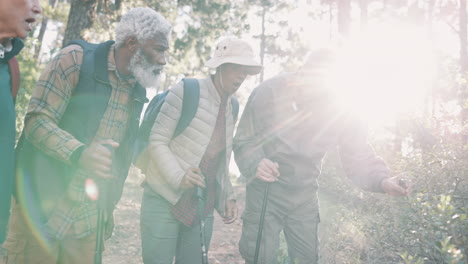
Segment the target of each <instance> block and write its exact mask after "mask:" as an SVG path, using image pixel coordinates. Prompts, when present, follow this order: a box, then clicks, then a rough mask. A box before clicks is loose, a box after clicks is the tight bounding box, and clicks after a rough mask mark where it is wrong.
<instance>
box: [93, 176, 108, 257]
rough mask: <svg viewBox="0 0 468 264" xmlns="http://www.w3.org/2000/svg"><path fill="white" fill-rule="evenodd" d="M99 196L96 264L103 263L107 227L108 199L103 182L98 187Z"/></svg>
mask: <svg viewBox="0 0 468 264" xmlns="http://www.w3.org/2000/svg"><path fill="white" fill-rule="evenodd" d="M98 187H99V189H98V190H99V194H98V195H99V196H98V200H97V210H98V216H97V225H96V248H95V251H94V264H101V263H102V249H103V243H104V227H105V223H104V221H105V219H104V218H105V212H106V197H107V192H106V190H105V189H106V188H105V182H103V181H101V182H100V184H99V185H98Z"/></svg>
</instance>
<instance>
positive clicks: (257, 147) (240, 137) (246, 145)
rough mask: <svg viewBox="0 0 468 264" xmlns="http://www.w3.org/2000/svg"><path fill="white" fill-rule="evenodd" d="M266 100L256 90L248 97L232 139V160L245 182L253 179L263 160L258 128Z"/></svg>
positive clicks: (260, 135)
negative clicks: (245, 179) (233, 159)
mask: <svg viewBox="0 0 468 264" xmlns="http://www.w3.org/2000/svg"><path fill="white" fill-rule="evenodd" d="M266 101H267V98H262V93H261V92H259V89H258V88H256V89H255V90H254V91H253V92H252V94H251V95H250V97H249V100H248V102H247V105H246V106H245V109H244V112H243V114H242V117H241V119H240V121H239V126H238V127H237V131H236V135H235V137H234V145H233V151H234V158H235V161H236V163H237V166H238V167H239V170H240V172H241V174H242V175H243V176H244V177H246V178H247V182H250V180H251V179H252V178H253V177H255V174H256V171H257V167H258V164H259V163H260V161H261V160H262V159H263V158H265V157H266V156H265V153H264V151H263V141H262V138H263V137H264V135H263V134H262V133H261V131H260V128H259V125H258V124H259V122H262V121H263V122H264V121H265V120H259V119H260V118H261V114H262V113H263V112H265V109H266V108H265V106H266V103H265V102H266Z"/></svg>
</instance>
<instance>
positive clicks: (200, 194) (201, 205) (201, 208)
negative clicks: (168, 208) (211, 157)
mask: <svg viewBox="0 0 468 264" xmlns="http://www.w3.org/2000/svg"><path fill="white" fill-rule="evenodd" d="M197 198H198V216H199V218H200V243H201V253H202V264H208V250H207V249H206V244H205V241H206V237H205V235H206V234H205V195H204V191H203V189H202V188H201V187H199V186H198V187H197Z"/></svg>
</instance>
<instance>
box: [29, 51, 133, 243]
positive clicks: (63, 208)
mask: <svg viewBox="0 0 468 264" xmlns="http://www.w3.org/2000/svg"><path fill="white" fill-rule="evenodd" d="M82 60H83V49H82V48H81V47H80V46H78V45H70V46H68V47H65V48H64V49H62V50H61V51H60V52H59V54H58V55H57V56H55V57H54V58H53V59H52V61H51V62H50V63H49V64H48V65H47V67H46V69H45V70H44V72H43V73H42V75H41V77H40V79H39V81H38V82H37V85H36V87H35V89H34V91H33V94H32V97H31V101H30V103H29V109H28V112H27V114H26V119H25V134H26V137H27V138H28V140H29V141H30V142H32V143H33V144H34V145H36V146H37V147H38V148H39V149H40V150H41V151H43V152H44V153H47V154H48V155H51V156H53V157H55V158H56V159H58V160H60V161H63V162H65V163H68V164H69V163H70V156H71V155H72V153H73V152H74V151H75V150H76V149H78V148H79V147H80V146H83V145H84V144H83V143H82V142H79V141H78V140H77V139H75V138H74V137H73V136H71V135H70V134H69V133H68V132H67V131H64V130H61V129H60V128H59V127H58V126H57V124H58V123H59V121H60V119H61V117H62V115H63V114H64V112H65V110H66V108H67V104H68V102H69V100H70V97H71V95H72V92H73V89H74V88H75V86H76V85H77V84H78V81H79V74H80V67H81V64H82ZM107 65H108V71H109V81H110V83H111V86H112V92H111V96H110V99H109V104H108V106H107V108H106V110H105V112H104V116H103V118H102V120H101V122H100V124H99V128H98V130H97V133H96V135H95V137H94V139H93V140H94V141H101V140H105V139H112V140H114V141H116V142H119V143H120V142H121V141H122V139H123V137H124V133H125V130H126V128H127V121H128V119H129V110H130V109H129V105H130V103H131V92H132V89H133V87H134V85H135V83H136V81H135V80H134V79H133V78H131V79H122V78H121V77H120V75H119V73H118V71H117V67H116V64H115V59H114V46H112V47H111V49H110V52H109V55H108V64H107ZM87 178H91V176H90V175H88V174H87V172H86V171H84V170H81V169H78V170H77V172H76V173H75V175H72V180H71V182H70V185H69V188H68V190H67V191H66V195H65V197H63V199H60V200H59V201H57V203H56V204H55V206H54V209H53V212H52V213H51V215H48V216H47V217H48V222H47V224H46V225H47V226H46V227H47V231H48V232H49V233H50V235H52V236H54V237H57V238H59V239H61V238H63V237H64V236H65V235H71V236H74V237H76V238H81V237H85V236H88V235H90V234H92V233H93V232H95V231H96V222H97V208H96V203H95V202H93V201H91V200H90V199H89V198H87V196H86V193H85V189H84V183H85V180H86V179H87Z"/></svg>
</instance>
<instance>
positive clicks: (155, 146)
mask: <svg viewBox="0 0 468 264" xmlns="http://www.w3.org/2000/svg"><path fill="white" fill-rule="evenodd" d="M182 101H183V83H182V82H180V83H178V84H177V85H176V86H174V87H173V88H172V89H171V91H170V92H169V93H168V95H167V96H166V98H165V100H164V103H163V105H162V106H161V110H160V112H159V114H158V116H157V117H156V120H155V122H154V125H153V127H152V129H151V134H150V138H149V142H150V143H149V147H150V148H149V150H150V151H149V153H150V158H151V160H152V161H153V162H154V164H155V165H156V167H157V168H158V171H159V173H160V174H161V176H163V177H164V178H165V179H166V180H167V182H168V183H169V184H170V185H171V187H172V188H173V189H175V190H177V189H179V186H180V182H181V181H182V179H183V177H184V175H185V171H184V170H183V169H182V167H181V166H180V164H179V162H178V161H177V158H176V156H175V155H174V153H173V152H172V151H171V149H170V148H169V143H170V142H171V140H172V135H173V134H174V131H175V128H176V126H177V122H178V120H179V119H180V116H181V114H182ZM147 180H148V182H149V184H150V185H151V180H152V179H151V177H147Z"/></svg>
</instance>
